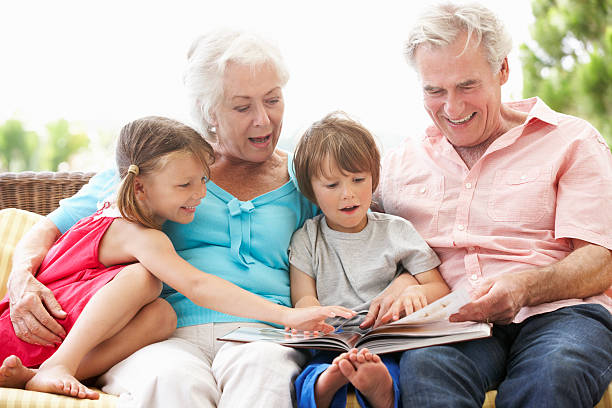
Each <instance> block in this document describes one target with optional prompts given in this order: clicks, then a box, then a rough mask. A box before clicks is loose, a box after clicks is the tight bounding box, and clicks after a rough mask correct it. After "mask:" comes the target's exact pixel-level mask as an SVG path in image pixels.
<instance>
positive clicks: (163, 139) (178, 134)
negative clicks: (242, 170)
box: [115, 116, 215, 229]
mask: <svg viewBox="0 0 612 408" xmlns="http://www.w3.org/2000/svg"><path fill="white" fill-rule="evenodd" d="M186 153H187V154H192V155H193V156H194V157H195V158H196V159H198V160H199V161H200V162H201V163H202V165H203V166H204V169H205V171H206V176H207V177H209V176H210V167H209V166H210V165H211V164H212V163H213V162H214V157H215V156H214V152H213V149H212V147H211V146H210V144H208V142H207V141H206V140H204V138H203V137H202V135H200V134H199V133H198V132H197V131H196V130H194V129H192V128H191V127H189V126H187V125H185V124H183V123H181V122H178V121H176V120H173V119H168V118H164V117H160V116H148V117H145V118H141V119H137V120H135V121H133V122H130V123H128V124H127V125H125V126H124V127H123V128H122V129H121V133H120V134H119V140H118V141H117V149H116V151H115V160H116V162H117V170H118V171H119V177H121V184H120V185H119V191H118V193H117V207H118V208H119V211H120V212H121V216H122V217H123V218H125V219H126V220H128V221H131V222H135V223H139V224H142V225H144V226H145V227H147V228H155V229H159V228H161V225H157V223H156V222H155V221H154V218H153V214H149V213H148V211H145V210H144V209H143V208H142V207H141V205H140V204H139V202H138V200H137V199H136V193H135V191H134V177H136V176H137V175H138V174H140V175H146V174H150V173H153V172H155V171H157V170H160V169H161V168H163V167H164V166H165V165H166V164H167V163H168V161H169V160H170V159H172V158H173V157H174V156H176V155H179V154H186ZM131 165H135V166H137V169H138V170H137V171H136V172H130V171H128V170H129V168H130V166H131Z"/></svg>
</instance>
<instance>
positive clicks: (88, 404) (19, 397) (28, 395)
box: [0, 388, 118, 408]
mask: <svg viewBox="0 0 612 408" xmlns="http://www.w3.org/2000/svg"><path fill="white" fill-rule="evenodd" d="M117 400H118V398H117V397H115V396H114V395H109V394H104V393H100V399H98V400H85V399H78V398H72V397H66V396H64V395H55V394H47V393H44V392H36V391H25V390H15V389H12V388H0V407H6V408H57V407H62V408H115V406H116V404H117Z"/></svg>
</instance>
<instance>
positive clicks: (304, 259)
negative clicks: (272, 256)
mask: <svg viewBox="0 0 612 408" xmlns="http://www.w3.org/2000/svg"><path fill="white" fill-rule="evenodd" d="M308 224H312V220H307V221H306V224H304V226H303V227H302V228H300V229H299V230H297V231H295V232H294V233H293V236H292V237H291V244H290V245H289V263H290V264H291V265H293V266H294V267H296V268H297V269H299V270H300V271H302V272H304V273H305V274H307V275H308V276H310V277H312V278H313V279H316V271H315V269H314V268H313V263H312V259H313V250H314V248H313V244H312V240H311V239H310V238H309V236H308Z"/></svg>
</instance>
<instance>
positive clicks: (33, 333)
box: [8, 273, 66, 346]
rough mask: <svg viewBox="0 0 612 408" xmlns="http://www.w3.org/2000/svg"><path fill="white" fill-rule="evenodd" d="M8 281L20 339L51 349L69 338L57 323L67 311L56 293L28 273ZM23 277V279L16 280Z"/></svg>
mask: <svg viewBox="0 0 612 408" xmlns="http://www.w3.org/2000/svg"><path fill="white" fill-rule="evenodd" d="M11 276H12V277H13V279H10V280H9V285H8V288H9V296H10V315H11V322H12V323H13V329H14V330H15V334H16V335H17V337H18V338H19V339H21V340H23V341H25V342H26V343H31V344H39V345H43V346H52V345H53V344H55V343H60V342H61V341H62V338H63V337H64V336H66V331H65V330H64V328H63V327H62V326H61V325H60V324H59V323H58V322H57V321H56V320H55V319H63V318H65V317H66V312H64V311H63V310H62V307H61V306H60V304H59V303H58V302H57V300H56V299H55V296H53V293H52V292H51V291H50V290H49V289H48V288H47V287H46V286H44V285H43V284H42V283H40V282H39V281H38V280H36V278H35V277H34V276H32V275H31V274H29V273H24V274H20V275H18V274H12V275H11ZM16 276H20V277H21V278H23V279H16V278H15V277H16Z"/></svg>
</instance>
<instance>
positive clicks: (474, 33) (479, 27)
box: [404, 1, 512, 72]
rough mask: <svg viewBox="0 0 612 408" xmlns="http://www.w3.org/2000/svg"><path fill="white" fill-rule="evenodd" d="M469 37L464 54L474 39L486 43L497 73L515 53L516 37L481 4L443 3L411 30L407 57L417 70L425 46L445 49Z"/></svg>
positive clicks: (477, 43) (429, 10)
mask: <svg viewBox="0 0 612 408" xmlns="http://www.w3.org/2000/svg"><path fill="white" fill-rule="evenodd" d="M462 33H467V41H466V44H465V48H464V51H465V50H466V49H467V47H468V45H469V43H470V40H471V38H472V37H475V38H476V45H479V44H481V43H482V46H483V47H484V50H485V52H486V55H487V60H488V62H489V64H490V65H491V68H492V69H493V71H494V72H497V70H499V69H500V68H501V64H502V62H503V61H504V58H506V57H507V56H508V54H509V53H510V50H511V49H512V37H511V36H510V32H509V31H508V29H507V28H506V26H505V25H504V23H503V22H502V21H501V20H500V19H499V18H498V17H497V16H496V15H495V13H493V12H492V11H491V10H489V9H488V8H486V7H485V6H483V5H482V4H479V3H464V4H458V3H456V2H450V1H445V2H440V3H437V4H434V5H432V6H430V7H428V8H427V9H426V11H425V12H424V13H423V14H422V15H421V16H420V17H419V18H418V19H417V21H416V23H415V25H414V26H413V28H412V29H411V31H410V33H409V35H408V40H407V41H406V43H405V46H404V55H405V57H406V60H407V61H408V63H409V64H410V65H411V66H413V67H414V66H416V60H415V55H416V51H417V49H418V48H419V47H421V46H427V47H441V46H446V45H449V44H451V43H452V42H453V41H455V40H456V39H457V38H458V37H459V36H460V35H461V34H462Z"/></svg>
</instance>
